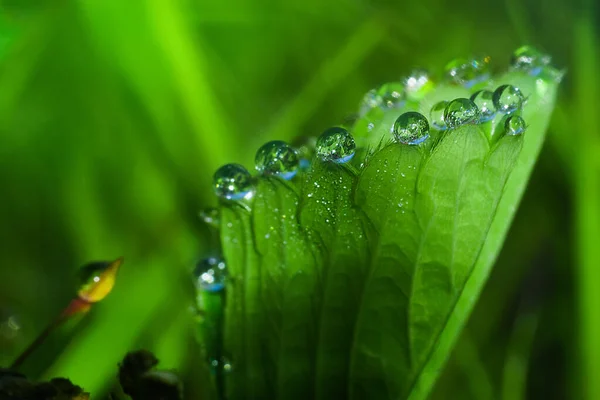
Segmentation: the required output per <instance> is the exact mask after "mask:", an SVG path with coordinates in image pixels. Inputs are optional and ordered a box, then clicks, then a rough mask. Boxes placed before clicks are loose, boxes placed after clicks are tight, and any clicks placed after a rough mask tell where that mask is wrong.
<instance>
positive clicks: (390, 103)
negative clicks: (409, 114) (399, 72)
mask: <svg viewBox="0 0 600 400" xmlns="http://www.w3.org/2000/svg"><path fill="white" fill-rule="evenodd" d="M377 94H378V95H379V96H380V97H381V106H382V107H384V108H393V107H398V106H400V105H402V104H403V101H404V98H405V95H406V94H405V93H404V85H403V84H401V83H394V82H391V83H385V84H383V85H381V87H380V88H379V90H378V91H377Z"/></svg>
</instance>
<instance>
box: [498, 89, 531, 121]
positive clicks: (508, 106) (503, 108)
mask: <svg viewBox="0 0 600 400" xmlns="http://www.w3.org/2000/svg"><path fill="white" fill-rule="evenodd" d="M493 101H494V107H496V110H497V111H499V112H503V113H505V114H512V113H513V112H515V111H517V110H520V109H521V107H522V106H523V102H524V101H525V97H524V96H523V93H521V91H520V90H519V88H516V87H514V86H512V85H502V86H499V87H498V88H497V89H496V90H495V91H494V95H493Z"/></svg>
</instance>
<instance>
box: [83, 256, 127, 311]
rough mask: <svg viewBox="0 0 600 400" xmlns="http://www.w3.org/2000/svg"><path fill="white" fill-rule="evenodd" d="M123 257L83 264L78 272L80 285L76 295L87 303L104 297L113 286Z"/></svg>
mask: <svg viewBox="0 0 600 400" xmlns="http://www.w3.org/2000/svg"><path fill="white" fill-rule="evenodd" d="M121 264H123V258H118V259H117V260H115V261H111V262H109V261H99V262H92V263H89V264H86V265H85V266H83V267H82V268H81V270H80V272H79V277H80V282H81V286H80V287H79V291H78V292H77V295H78V296H79V298H80V299H82V300H84V301H86V302H88V303H96V302H98V301H100V300H102V299H104V298H105V297H106V296H107V295H108V294H109V293H110V291H111V290H112V289H113V287H114V286H115V280H116V277H117V272H118V270H119V267H120V266H121Z"/></svg>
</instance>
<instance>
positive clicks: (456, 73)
mask: <svg viewBox="0 0 600 400" xmlns="http://www.w3.org/2000/svg"><path fill="white" fill-rule="evenodd" d="M489 63H490V59H489V57H483V58H472V59H470V60H467V59H464V58H458V59H455V60H453V61H450V62H449V63H448V64H447V65H446V75H447V76H448V78H449V79H450V81H451V82H453V83H455V84H457V85H463V86H465V87H466V88H470V87H473V86H474V85H475V84H477V83H479V82H482V81H484V80H486V79H487V78H488V77H489Z"/></svg>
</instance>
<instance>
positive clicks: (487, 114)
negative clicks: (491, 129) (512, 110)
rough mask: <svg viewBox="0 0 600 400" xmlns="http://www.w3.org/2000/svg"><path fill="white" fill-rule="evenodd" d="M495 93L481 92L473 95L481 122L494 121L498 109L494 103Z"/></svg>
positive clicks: (472, 98)
mask: <svg viewBox="0 0 600 400" xmlns="http://www.w3.org/2000/svg"><path fill="white" fill-rule="evenodd" d="M493 96H494V92H491V91H489V90H479V91H477V92H475V93H473V94H472V95H471V101H472V102H473V103H475V105H476V106H477V108H478V109H479V122H480V123H483V122H487V121H491V120H492V119H494V116H495V115H496V108H495V107H494V101H493Z"/></svg>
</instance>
